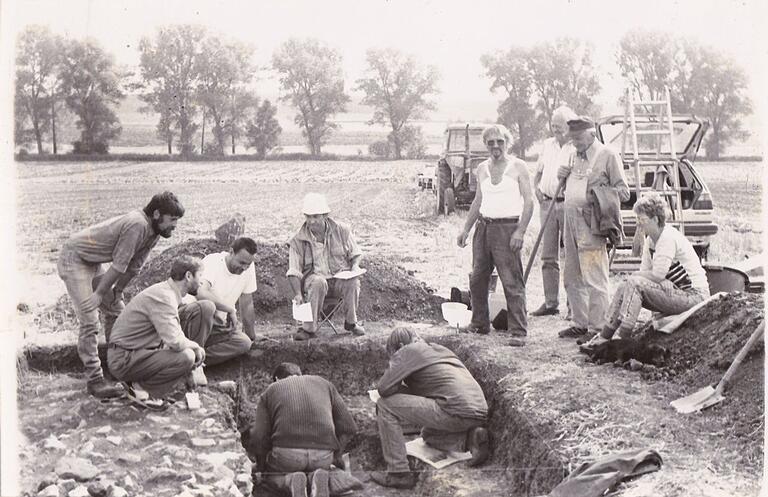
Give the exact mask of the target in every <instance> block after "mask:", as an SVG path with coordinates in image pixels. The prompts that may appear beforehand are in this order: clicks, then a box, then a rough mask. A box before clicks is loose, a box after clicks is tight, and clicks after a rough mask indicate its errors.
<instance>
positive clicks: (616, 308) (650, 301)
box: [600, 276, 707, 338]
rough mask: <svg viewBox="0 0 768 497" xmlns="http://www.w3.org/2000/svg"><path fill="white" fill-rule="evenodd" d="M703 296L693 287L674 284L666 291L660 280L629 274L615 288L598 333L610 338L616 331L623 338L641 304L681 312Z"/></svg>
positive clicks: (703, 298)
mask: <svg viewBox="0 0 768 497" xmlns="http://www.w3.org/2000/svg"><path fill="white" fill-rule="evenodd" d="M706 298H707V296H706V295H704V294H702V293H700V292H698V291H697V290H694V289H688V290H681V289H679V288H677V287H675V288H674V289H672V290H671V291H666V290H664V288H662V286H661V284H659V283H654V282H653V281H651V280H649V279H648V278H644V277H642V276H630V277H629V278H627V280H626V281H624V282H623V283H621V285H619V288H618V289H617V290H616V293H615V294H614V296H613V300H612V301H611V307H610V309H609V310H608V325H607V326H606V327H605V328H604V329H603V331H601V333H600V334H601V335H602V336H603V338H611V337H613V335H614V333H616V331H618V332H619V336H620V337H622V338H626V337H628V336H629V335H630V334H631V333H632V330H634V328H635V324H636V323H637V317H638V316H639V315H640V311H641V310H642V309H643V308H646V309H649V310H651V311H653V312H660V313H661V314H664V315H667V316H670V315H674V314H680V313H683V312H685V311H687V310H688V309H690V308H691V307H693V306H695V305H696V304H698V303H700V302H703V301H704V300H705V299H706Z"/></svg>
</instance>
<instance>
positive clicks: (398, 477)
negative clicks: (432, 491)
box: [370, 471, 419, 488]
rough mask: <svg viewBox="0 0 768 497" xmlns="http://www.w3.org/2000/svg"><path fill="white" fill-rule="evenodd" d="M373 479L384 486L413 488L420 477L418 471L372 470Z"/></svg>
mask: <svg viewBox="0 0 768 497" xmlns="http://www.w3.org/2000/svg"><path fill="white" fill-rule="evenodd" d="M370 476H371V480H373V481H375V482H376V483H378V484H379V485H381V486H382V487H392V488H413V487H415V486H416V482H417V481H418V479H419V477H418V476H417V475H416V473H411V472H410V471H398V472H396V473H395V472H390V471H372V472H371V473H370Z"/></svg>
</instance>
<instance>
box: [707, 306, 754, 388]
mask: <svg viewBox="0 0 768 497" xmlns="http://www.w3.org/2000/svg"><path fill="white" fill-rule="evenodd" d="M764 332H765V321H761V322H760V326H758V327H757V329H756V330H755V331H754V332H753V333H752V336H750V337H749V340H747V343H745V344H744V346H743V347H742V348H741V350H740V351H739V353H738V354H737V355H736V358H735V359H734V360H733V362H732V363H731V366H730V367H729V368H728V371H726V372H725V375H723V379H722V380H720V383H718V384H717V387H716V388H715V391H716V392H717V393H722V392H723V389H724V388H725V387H726V385H727V384H728V382H729V381H730V380H731V377H732V376H733V374H734V373H735V372H736V370H737V369H738V368H739V365H740V364H741V361H743V360H744V357H746V355H747V354H748V353H749V351H750V350H751V349H752V346H753V345H755V342H757V341H758V340H759V339H760V338H761V337H762V336H763V333H764Z"/></svg>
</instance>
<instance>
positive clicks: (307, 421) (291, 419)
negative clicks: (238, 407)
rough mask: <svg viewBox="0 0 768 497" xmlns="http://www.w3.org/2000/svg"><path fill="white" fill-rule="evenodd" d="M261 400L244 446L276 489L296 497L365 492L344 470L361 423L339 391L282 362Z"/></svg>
mask: <svg viewBox="0 0 768 497" xmlns="http://www.w3.org/2000/svg"><path fill="white" fill-rule="evenodd" d="M272 379H273V381H274V383H272V384H271V385H270V386H269V387H267V389H266V390H265V391H264V393H263V394H262V395H261V398H260V399H259V405H258V407H257V408H256V416H255V420H254V422H253V425H252V426H251V427H250V428H249V430H248V431H247V432H246V434H245V440H244V442H245V443H244V445H245V447H246V449H247V450H248V452H249V454H253V455H255V457H256V468H257V470H258V471H259V472H260V473H262V476H263V477H264V479H265V481H266V482H267V483H268V484H269V485H270V486H271V487H273V488H276V489H278V490H281V491H283V492H290V495H291V496H292V497H299V496H301V497H306V496H307V482H308V478H307V477H308V476H309V484H310V491H311V495H312V496H313V497H328V495H329V494H330V495H335V494H339V493H343V492H346V491H348V490H353V489H360V488H362V486H363V485H362V483H360V481H359V480H357V479H356V478H354V477H352V476H351V475H348V474H346V473H344V472H343V471H341V470H338V469H333V470H332V469H331V464H334V463H335V465H336V466H337V467H339V468H340V467H342V463H341V455H342V453H343V452H344V447H345V446H346V444H347V443H348V442H349V440H350V438H351V437H352V435H353V434H354V433H355V432H356V431H357V425H356V424H355V420H354V419H353V418H352V415H351V414H350V412H349V410H348V409H347V406H346V405H345V404H344V400H343V399H342V398H341V395H339V392H338V391H337V390H336V387H334V386H333V384H332V383H331V382H329V381H328V380H326V379H324V378H321V377H320V376H314V375H302V374H301V369H300V368H299V366H298V365H296V364H293V363H291V362H284V363H282V364H280V365H279V366H278V367H277V368H276V369H275V371H274V373H273V374H272Z"/></svg>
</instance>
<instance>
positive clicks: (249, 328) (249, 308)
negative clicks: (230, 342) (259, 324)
mask: <svg viewBox="0 0 768 497" xmlns="http://www.w3.org/2000/svg"><path fill="white" fill-rule="evenodd" d="M237 305H238V307H239V308H240V316H241V317H242V318H243V333H245V334H246V335H248V338H250V339H251V340H254V339H255V338H256V333H255V331H254V329H253V325H254V324H255V323H256V311H255V310H254V309H253V295H252V294H250V293H244V294H242V295H240V298H239V299H238V300H237Z"/></svg>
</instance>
